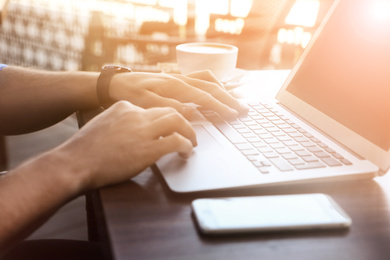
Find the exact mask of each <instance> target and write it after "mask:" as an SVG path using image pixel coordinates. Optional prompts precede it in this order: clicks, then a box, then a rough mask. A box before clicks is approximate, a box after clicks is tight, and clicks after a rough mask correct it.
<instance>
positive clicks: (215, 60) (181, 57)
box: [176, 42, 238, 82]
mask: <svg viewBox="0 0 390 260" xmlns="http://www.w3.org/2000/svg"><path fill="white" fill-rule="evenodd" d="M237 55H238V48H237V47H235V46H233V45H229V44H223V43H209V42H194V43H184V44H180V45H177V46H176V59H177V64H178V66H179V70H180V72H181V73H182V74H188V73H191V72H195V71H201V70H210V71H211V72H212V73H213V74H214V75H215V76H216V77H217V78H218V79H219V80H220V81H222V82H224V81H227V80H229V78H231V77H232V75H233V72H234V70H235V68H236V63H237Z"/></svg>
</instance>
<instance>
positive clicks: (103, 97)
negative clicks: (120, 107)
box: [96, 69, 116, 108]
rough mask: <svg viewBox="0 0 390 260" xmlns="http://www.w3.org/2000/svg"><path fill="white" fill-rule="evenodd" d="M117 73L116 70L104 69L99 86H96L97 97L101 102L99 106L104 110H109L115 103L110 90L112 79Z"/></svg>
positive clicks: (98, 82)
mask: <svg viewBox="0 0 390 260" xmlns="http://www.w3.org/2000/svg"><path fill="white" fill-rule="evenodd" d="M115 73H116V72H115V70H104V69H103V70H102V72H101V73H100V75H99V78H98V81H97V86H96V92H97V97H98V100H99V104H100V105H101V106H102V107H104V108H107V107H109V106H110V105H111V104H112V103H114V100H112V99H111V98H110V95H109V88H110V82H111V79H112V77H113V76H114V74H115Z"/></svg>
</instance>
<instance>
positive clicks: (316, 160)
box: [302, 156, 319, 162]
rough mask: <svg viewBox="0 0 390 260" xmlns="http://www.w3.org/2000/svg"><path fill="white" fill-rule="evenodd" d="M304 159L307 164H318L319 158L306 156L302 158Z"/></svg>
mask: <svg viewBox="0 0 390 260" xmlns="http://www.w3.org/2000/svg"><path fill="white" fill-rule="evenodd" d="M302 159H303V160H304V161H305V162H318V161H319V160H318V158H316V157H314V156H305V157H302Z"/></svg>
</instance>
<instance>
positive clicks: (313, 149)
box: [307, 146, 323, 153]
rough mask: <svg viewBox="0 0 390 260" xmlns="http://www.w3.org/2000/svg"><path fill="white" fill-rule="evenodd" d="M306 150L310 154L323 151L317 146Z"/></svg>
mask: <svg viewBox="0 0 390 260" xmlns="http://www.w3.org/2000/svg"><path fill="white" fill-rule="evenodd" d="M307 150H308V151H310V152H312V153H319V152H322V151H323V150H322V149H321V148H319V147H317V146H314V147H307Z"/></svg>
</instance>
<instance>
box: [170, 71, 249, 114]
mask: <svg viewBox="0 0 390 260" xmlns="http://www.w3.org/2000/svg"><path fill="white" fill-rule="evenodd" d="M177 78H178V79H180V80H182V81H183V82H185V83H186V84H187V87H195V88H197V89H199V90H202V91H205V92H207V93H210V94H211V95H212V96H213V97H214V98H215V99H217V100H218V101H220V102H221V103H223V104H226V105H227V106H229V107H231V108H233V109H235V110H237V111H238V112H240V113H246V112H247V110H248V109H247V108H246V107H245V106H243V105H242V104H241V103H240V102H239V101H238V100H237V99H235V98H234V97H233V96H231V95H230V94H229V93H228V92H227V91H226V90H224V89H222V88H221V87H220V86H219V85H218V84H216V83H212V82H208V81H205V80H201V79H194V78H189V77H186V76H184V75H178V76H177Z"/></svg>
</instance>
